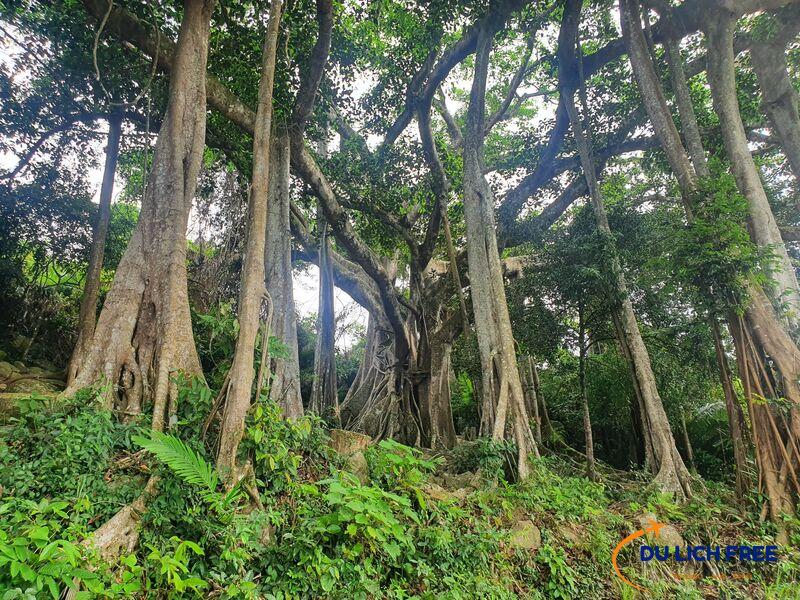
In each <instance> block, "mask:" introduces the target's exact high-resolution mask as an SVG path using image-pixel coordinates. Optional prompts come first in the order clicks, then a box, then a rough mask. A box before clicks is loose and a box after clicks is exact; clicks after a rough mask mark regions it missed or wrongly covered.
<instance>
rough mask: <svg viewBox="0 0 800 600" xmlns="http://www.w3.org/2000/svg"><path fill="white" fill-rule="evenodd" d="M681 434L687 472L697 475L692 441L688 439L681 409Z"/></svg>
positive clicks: (683, 413)
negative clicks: (687, 465)
mask: <svg viewBox="0 0 800 600" xmlns="http://www.w3.org/2000/svg"><path fill="white" fill-rule="evenodd" d="M681 433H682V434H683V448H684V450H685V451H686V462H688V463H689V470H690V471H691V472H692V474H694V475H697V466H696V465H695V464H694V450H693V449H692V441H691V440H690V439H689V430H688V429H687V427H686V411H684V410H683V408H681Z"/></svg>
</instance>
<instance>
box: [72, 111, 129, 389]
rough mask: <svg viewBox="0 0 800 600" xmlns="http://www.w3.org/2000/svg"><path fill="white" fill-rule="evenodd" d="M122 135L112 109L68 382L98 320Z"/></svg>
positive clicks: (120, 125)
mask: <svg viewBox="0 0 800 600" xmlns="http://www.w3.org/2000/svg"><path fill="white" fill-rule="evenodd" d="M121 134H122V114H121V113H119V112H114V113H112V114H111V115H109V118H108V144H107V145H106V164H105V167H104V170H103V183H102V185H101V186H100V206H99V207H98V209H97V220H96V221H95V223H94V227H93V228H92V249H91V253H90V254H89V265H88V266H87V268H86V282H85V283H84V287H83V298H82V299H81V310H80V313H79V316H78V339H77V341H76V342H75V349H74V350H73V352H72V357H71V358H70V361H69V366H68V367H67V385H70V384H71V383H72V382H73V381H74V380H75V376H76V375H77V373H78V371H79V370H80V366H81V363H83V361H84V356H85V355H86V352H87V350H88V346H89V343H90V341H91V339H92V334H93V333H94V325H95V320H96V319H97V296H98V294H99V292H100V272H101V271H102V269H103V255H104V254H105V250H106V235H107V234H108V223H109V221H110V220H111V198H112V196H113V193H114V174H115V172H116V170H117V156H119V140H120V136H121Z"/></svg>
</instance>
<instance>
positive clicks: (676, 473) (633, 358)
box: [559, 0, 691, 499]
mask: <svg viewBox="0 0 800 600" xmlns="http://www.w3.org/2000/svg"><path fill="white" fill-rule="evenodd" d="M624 2H625V0H622V3H624ZM564 50H565V52H564V54H563V55H562V56H561V57H560V60H559V73H560V74H563V73H568V72H569V71H568V69H569V68H570V67H571V64H572V63H574V58H573V57H574V56H575V47H574V46H572V47H571V48H568V49H566V48H565V49H564ZM567 51H568V52H569V54H566V53H567ZM578 68H579V69H580V64H579V65H578ZM580 79H581V78H580V76H579V80H580ZM562 97H563V98H564V100H565V104H566V109H567V113H568V114H569V119H570V123H571V126H572V131H573V135H574V136H575V142H576V144H577V146H578V153H579V155H580V158H581V163H582V165H583V172H584V177H585V178H586V184H587V187H588V189H589V197H590V199H591V203H592V208H593V210H594V214H595V219H596V221H597V228H598V230H599V231H600V232H601V234H602V235H603V236H604V238H605V240H606V250H607V253H608V254H607V258H606V260H607V261H608V268H609V270H610V277H611V281H612V285H613V286H614V288H615V289H614V292H615V293H616V295H617V296H618V297H619V298H620V301H619V305H618V306H617V307H615V309H614V320H615V322H616V325H617V329H618V333H619V334H621V336H622V338H623V340H624V345H625V346H626V347H627V354H628V358H629V359H630V363H629V365H630V367H631V370H632V372H633V375H634V381H635V386H636V387H638V389H639V392H640V401H641V408H642V421H643V423H642V425H643V427H644V430H643V434H644V437H645V438H649V440H650V443H651V445H652V453H653V456H652V460H653V463H652V464H651V465H650V467H651V468H652V469H653V472H654V474H655V479H654V483H655V484H656V485H657V486H658V487H659V488H660V489H661V490H663V491H665V492H671V493H674V494H675V495H676V497H677V498H679V499H684V498H687V497H691V485H690V481H691V478H690V476H689V472H688V471H687V469H686V466H685V465H684V463H683V459H682V458H681V456H680V453H679V452H678V448H677V446H676V445H675V438H674V436H673V435H672V429H671V427H670V424H669V420H668V419H667V414H666V412H665V411H664V405H663V404H662V402H661V397H660V396H659V393H658V389H657V387H656V381H655V375H654V374H653V368H652V366H651V364H650V355H649V354H648V352H647V347H646V346H645V344H644V340H643V339H642V334H641V332H640V331H639V324H638V323H637V321H636V315H635V314H634V311H633V305H632V304H631V300H630V297H629V295H628V290H627V284H626V282H625V276H624V274H623V272H622V266H621V265H620V262H619V257H618V256H617V252H616V248H614V245H613V238H612V234H611V228H610V227H609V225H608V217H607V216H606V211H605V207H604V206H603V200H602V198H601V196H600V191H599V189H598V186H597V179H596V174H595V166H594V157H593V156H592V151H591V146H590V141H589V140H588V139H587V138H586V135H585V133H584V126H583V125H582V123H581V121H580V118H579V116H578V111H577V107H576V106H575V100H574V96H573V94H572V93H563V94H562ZM581 97H582V100H583V104H584V106H583V109H584V112H588V111H587V108H586V98H585V94H584V93H583V86H581Z"/></svg>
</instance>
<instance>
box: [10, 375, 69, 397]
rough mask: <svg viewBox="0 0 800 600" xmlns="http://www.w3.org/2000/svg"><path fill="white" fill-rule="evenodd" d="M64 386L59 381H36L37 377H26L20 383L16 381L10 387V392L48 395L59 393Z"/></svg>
mask: <svg viewBox="0 0 800 600" xmlns="http://www.w3.org/2000/svg"><path fill="white" fill-rule="evenodd" d="M61 387H62V386H60V385H59V384H58V382H57V381H53V380H51V379H36V378H35V377H25V378H24V379H20V380H19V381H15V382H14V383H12V384H11V385H10V386H8V390H7V391H9V392H17V393H27V394H46V393H50V392H57V391H59V389H60V388H61Z"/></svg>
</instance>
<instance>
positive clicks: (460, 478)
mask: <svg viewBox="0 0 800 600" xmlns="http://www.w3.org/2000/svg"><path fill="white" fill-rule="evenodd" d="M442 481H443V482H444V486H445V487H447V488H450V489H452V490H457V489H460V488H469V489H473V490H479V489H480V488H481V487H482V485H483V478H482V477H481V476H480V474H478V473H473V472H472V471H466V472H464V473H457V474H452V473H444V474H443V475H442Z"/></svg>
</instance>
